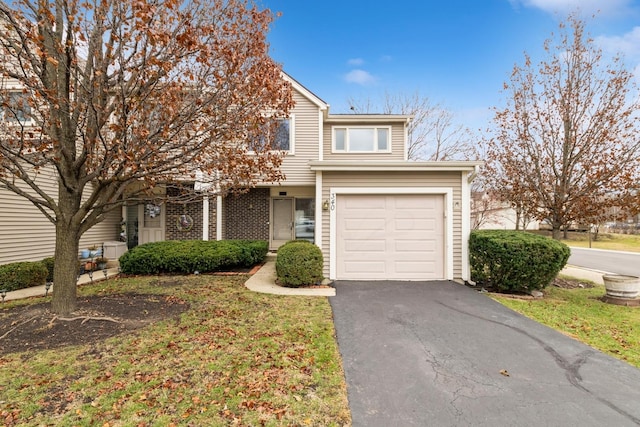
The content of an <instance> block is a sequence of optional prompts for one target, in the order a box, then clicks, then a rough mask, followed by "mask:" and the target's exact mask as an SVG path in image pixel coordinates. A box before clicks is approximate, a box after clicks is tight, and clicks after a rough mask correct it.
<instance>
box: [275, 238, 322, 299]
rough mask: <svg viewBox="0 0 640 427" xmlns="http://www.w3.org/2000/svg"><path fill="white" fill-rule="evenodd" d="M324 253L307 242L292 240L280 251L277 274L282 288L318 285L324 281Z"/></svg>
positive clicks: (281, 247) (277, 260)
mask: <svg viewBox="0 0 640 427" xmlns="http://www.w3.org/2000/svg"><path fill="white" fill-rule="evenodd" d="M322 264H323V259H322V251H321V250H320V248H319V247H317V246H316V245H314V244H313V243H311V242H309V241H307V240H291V241H289V242H287V243H285V244H284V245H282V246H280V248H279V249H278V256H277V257H276V274H277V276H278V282H279V283H280V284H281V285H282V286H287V287H292V288H297V287H300V286H305V285H316V284H318V283H320V282H321V281H322V279H323V276H322Z"/></svg>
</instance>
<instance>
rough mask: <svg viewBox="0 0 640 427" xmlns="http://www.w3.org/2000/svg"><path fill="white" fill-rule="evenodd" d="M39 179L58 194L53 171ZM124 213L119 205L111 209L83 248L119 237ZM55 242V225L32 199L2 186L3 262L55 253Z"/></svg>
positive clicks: (84, 240) (0, 235)
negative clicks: (29, 199) (51, 174)
mask: <svg viewBox="0 0 640 427" xmlns="http://www.w3.org/2000/svg"><path fill="white" fill-rule="evenodd" d="M36 182H37V183H38V184H39V185H40V186H41V188H43V189H45V191H47V193H48V194H50V195H54V196H57V185H56V181H55V179H54V178H53V177H52V176H50V174H49V176H45V174H42V176H41V177H40V178H37V179H36ZM55 198H57V197H55ZM120 216H121V210H120V209H119V208H118V209H115V210H114V211H112V212H109V213H108V214H107V215H106V219H105V220H104V221H103V222H101V223H100V224H97V225H96V226H94V227H93V228H91V229H90V230H89V231H87V232H86V233H85V234H84V235H83V236H82V238H81V240H80V248H81V249H82V248H83V247H87V246H90V245H93V244H95V245H98V246H100V245H102V243H103V242H108V241H115V240H118V236H119V233H120ZM55 243H56V238H55V227H54V226H53V224H52V223H51V222H50V221H49V220H48V219H47V218H45V216H44V215H43V214H42V213H41V212H40V211H39V210H38V209H37V208H36V207H35V206H34V205H33V204H32V203H31V202H29V201H28V200H27V199H25V198H23V197H20V196H18V195H17V194H15V193H13V192H11V191H8V190H6V189H0V264H7V263H10V262H16V261H39V260H41V259H43V258H45V257H49V256H53V255H54V254H55Z"/></svg>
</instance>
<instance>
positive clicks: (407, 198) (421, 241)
mask: <svg viewBox="0 0 640 427" xmlns="http://www.w3.org/2000/svg"><path fill="white" fill-rule="evenodd" d="M335 209H336V236H338V238H337V239H336V254H335V257H336V278H337V279H341V280H384V279H395V280H430V279H443V278H445V268H444V266H445V238H444V237H445V236H444V230H445V226H444V225H445V224H444V216H445V215H444V214H445V212H444V195H442V194H400V195H398V194H342V195H340V194H338V195H337V197H336V204H335Z"/></svg>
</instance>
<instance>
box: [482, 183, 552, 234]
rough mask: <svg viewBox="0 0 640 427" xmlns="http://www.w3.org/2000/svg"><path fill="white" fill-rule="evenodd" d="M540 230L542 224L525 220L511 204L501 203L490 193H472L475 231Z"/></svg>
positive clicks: (532, 220)
mask: <svg viewBox="0 0 640 427" xmlns="http://www.w3.org/2000/svg"><path fill="white" fill-rule="evenodd" d="M518 222H519V223H520V226H519V227H518V229H520V230H522V229H524V230H539V229H541V226H540V222H539V221H538V220H535V219H529V220H527V219H526V218H525V219H523V218H521V217H519V216H518V214H517V212H516V210H515V209H514V208H513V207H512V206H511V204H510V203H509V202H501V201H500V200H497V199H495V198H493V197H491V196H490V195H489V194H488V193H485V192H472V194H471V224H472V227H473V229H474V230H515V229H516V223H518Z"/></svg>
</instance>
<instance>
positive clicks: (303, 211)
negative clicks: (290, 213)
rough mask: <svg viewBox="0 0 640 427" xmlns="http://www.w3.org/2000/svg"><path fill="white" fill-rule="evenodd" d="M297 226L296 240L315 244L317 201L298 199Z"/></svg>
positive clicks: (296, 207)
mask: <svg viewBox="0 0 640 427" xmlns="http://www.w3.org/2000/svg"><path fill="white" fill-rule="evenodd" d="M295 226H296V229H295V231H296V234H295V238H296V239H303V240H308V241H310V242H312V243H313V242H314V239H315V231H316V222H315V200H314V199H298V198H296V205H295Z"/></svg>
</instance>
